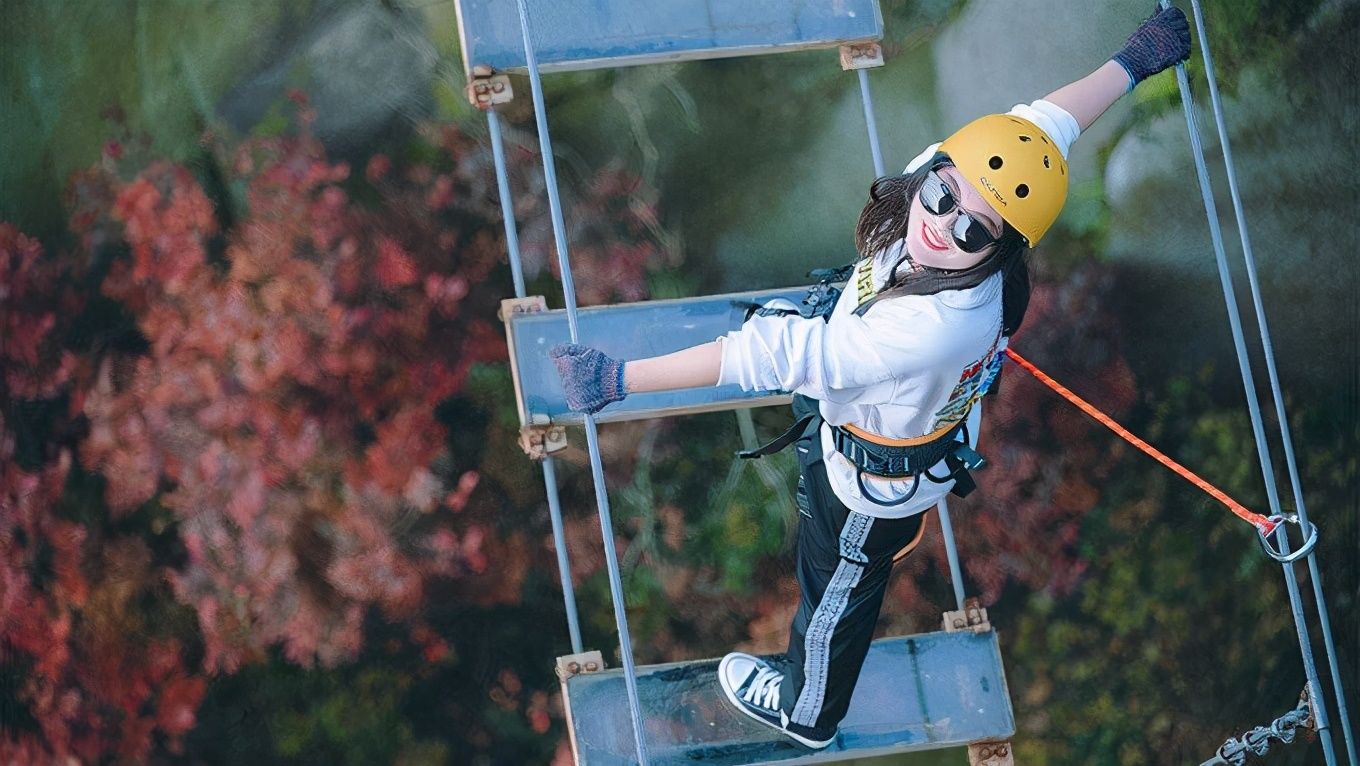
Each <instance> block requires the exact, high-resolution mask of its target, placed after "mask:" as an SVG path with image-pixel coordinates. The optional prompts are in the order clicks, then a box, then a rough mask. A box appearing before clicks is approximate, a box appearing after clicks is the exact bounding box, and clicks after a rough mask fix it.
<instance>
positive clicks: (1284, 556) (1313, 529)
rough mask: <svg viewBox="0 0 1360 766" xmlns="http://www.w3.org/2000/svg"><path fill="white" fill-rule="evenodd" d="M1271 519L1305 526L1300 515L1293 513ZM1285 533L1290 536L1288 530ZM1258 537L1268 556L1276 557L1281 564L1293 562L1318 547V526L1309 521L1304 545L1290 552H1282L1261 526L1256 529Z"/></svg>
mask: <svg viewBox="0 0 1360 766" xmlns="http://www.w3.org/2000/svg"><path fill="white" fill-rule="evenodd" d="M1270 520H1271V521H1275V522H1278V523H1281V524H1283V523H1286V522H1293V523H1295V524H1298V525H1299V526H1303V525H1302V523H1301V522H1300V521H1299V517H1298V516H1296V515H1294V514H1292V513H1291V514H1289V515H1288V516H1273V517H1271V519H1270ZM1277 528H1278V527H1277ZM1285 535H1286V536H1288V531H1286V532H1285ZM1256 538H1257V542H1259V543H1260V544H1261V550H1263V551H1265V552H1266V555H1267V556H1269V557H1271V558H1272V559H1275V560H1276V561H1278V562H1280V563H1281V564H1292V563H1294V562H1295V561H1298V560H1299V559H1301V558H1303V557H1304V556H1307V555H1308V554H1310V553H1312V552H1313V548H1315V547H1317V541H1318V528H1317V525H1316V524H1314V523H1313V522H1311V521H1310V522H1308V534H1307V535H1306V536H1305V538H1304V540H1303V545H1302V546H1300V547H1299V549H1298V550H1296V551H1290V552H1289V553H1281V552H1280V551H1279V549H1278V548H1276V547H1275V546H1274V545H1272V544H1271V542H1270V539H1269V537H1267V535H1266V533H1265V532H1262V531H1261V529H1260V528H1259V527H1258V528H1257V529H1256Z"/></svg>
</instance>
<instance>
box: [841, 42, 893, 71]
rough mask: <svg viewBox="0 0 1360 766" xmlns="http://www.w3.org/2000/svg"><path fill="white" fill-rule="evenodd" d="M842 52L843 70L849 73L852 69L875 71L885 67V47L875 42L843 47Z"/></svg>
mask: <svg viewBox="0 0 1360 766" xmlns="http://www.w3.org/2000/svg"><path fill="white" fill-rule="evenodd" d="M840 50H841V69H844V70H845V71H847V72H848V71H850V70H851V69H873V68H874V67H878V66H883V46H881V45H879V44H878V43H876V42H874V41H873V40H869V41H867V42H862V43H851V44H850V45H842V46H841V48H840Z"/></svg>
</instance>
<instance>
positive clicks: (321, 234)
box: [0, 102, 657, 764]
mask: <svg viewBox="0 0 1360 766" xmlns="http://www.w3.org/2000/svg"><path fill="white" fill-rule="evenodd" d="M300 103H301V102H300ZM304 106H305V104H304ZM299 117H300V122H301V123H302V124H303V126H304V130H303V135H302V136H299V137H281V138H273V139H263V140H252V141H249V142H246V143H245V144H243V145H241V146H240V147H238V148H237V149H235V150H234V151H230V152H227V151H226V150H222V156H219V158H218V159H219V162H220V165H221V166H222V168H223V169H224V172H225V174H226V175H227V176H228V177H227V179H226V180H227V186H228V187H230V188H236V189H243V192H242V194H243V198H242V199H238V200H236V204H235V205H233V207H234V208H236V209H234V210H233V211H232V212H233V213H234V215H232V216H230V217H226V216H223V215H222V214H221V211H220V210H219V209H218V208H217V205H219V204H223V203H224V202H228V201H227V200H218V201H217V202H214V200H213V199H212V198H211V197H210V196H209V195H208V194H207V193H206V192H205V191H204V188H203V187H202V186H201V185H200V183H199V182H198V180H197V179H196V178H195V177H194V176H193V174H191V173H190V172H189V171H188V170H187V169H186V168H185V167H183V166H179V165H175V164H173V163H169V162H165V161H156V162H151V163H150V164H148V165H146V166H145V167H141V168H136V167H134V168H124V167H121V166H120V164H119V163H120V162H130V161H131V160H129V159H127V158H128V157H129V155H128V154H127V153H125V152H123V151H122V150H121V145H120V144H111V145H110V147H111V148H110V150H109V151H106V152H105V155H104V157H103V159H102V161H101V165H99V166H96V167H94V168H91V169H90V170H87V171H84V172H81V173H79V174H77V175H76V176H74V177H73V179H72V183H71V187H70V193H69V196H68V201H69V204H70V219H69V222H70V228H71V232H72V234H74V235H75V237H74V241H75V243H76V244H75V248H74V250H73V251H71V252H67V253H61V254H60V255H59V256H57V257H45V256H44V254H43V252H42V248H41V246H40V245H39V244H38V243H37V242H36V241H34V240H32V239H30V238H28V237H25V236H24V235H23V234H21V233H19V232H18V231H17V230H16V229H14V227H12V226H8V225H4V224H0V363H3V380H2V381H0V678H3V675H4V673H6V672H9V671H7V670H6V669H11V670H13V671H16V672H17V673H18V677H19V678H20V679H21V682H20V683H19V685H18V687H17V688H14V689H13V690H11V691H6V689H5V688H3V686H0V706H5V707H7V708H9V707H10V706H13V705H17V706H18V709H19V710H21V711H22V714H23V715H22V718H23V720H24V721H26V722H27V723H25V724H23V725H20V726H18V727H15V728H11V727H10V726H8V725H7V726H6V727H5V728H4V731H3V733H2V734H0V762H4V763H19V764H27V763H34V764H36V763H49V762H53V761H59V760H63V759H67V758H75V759H77V760H79V761H88V762H94V761H100V760H104V759H107V758H110V757H116V758H119V759H123V760H126V761H144V760H146V759H147V757H148V756H149V754H150V753H152V752H153V751H154V750H156V749H157V748H166V749H169V750H170V751H174V750H175V749H176V748H177V747H178V742H179V739H180V737H181V736H182V735H183V734H185V733H186V732H188V731H189V730H190V729H192V728H193V726H194V725H195V721H196V714H197V709H198V706H199V704H200V703H201V701H202V699H203V697H204V694H205V692H206V688H207V684H208V681H209V679H210V678H211V677H212V675H214V674H217V673H224V672H227V673H229V672H232V671H234V670H236V669H238V668H240V667H242V666H243V665H245V664H247V663H251V662H257V661H260V660H261V659H263V658H264V657H265V656H266V653H267V652H268V651H269V650H270V649H271V648H274V647H279V648H281V649H282V651H283V654H284V656H285V657H287V658H288V659H290V660H292V661H294V662H296V663H300V664H303V665H310V664H313V663H322V664H334V663H338V662H341V661H344V660H348V659H351V658H353V657H354V656H355V654H356V653H357V651H358V650H359V648H360V646H361V644H362V642H363V640H364V634H363V624H364V623H363V621H364V618H365V617H366V616H367V615H370V614H373V613H376V614H377V615H379V616H380V617H382V618H383V619H385V620H387V621H389V622H394V623H398V624H400V625H403V626H405V627H406V628H407V629H408V630H409V633H410V640H411V642H412V645H413V646H416V647H418V648H419V650H420V652H421V654H422V656H424V657H425V659H426V661H428V662H431V663H434V662H439V661H440V660H441V659H443V658H444V657H446V656H447V655H448V653H449V646H448V644H447V643H446V642H445V640H444V638H442V637H441V636H440V635H439V634H438V633H437V632H435V631H434V630H432V629H431V628H430V626H429V625H428V624H426V622H425V621H424V620H423V619H422V618H421V616H420V612H421V607H422V605H423V603H424V598H425V592H426V589H427V584H428V583H429V581H430V580H431V579H432V578H459V577H464V576H466V575H468V574H474V573H475V574H478V575H479V576H481V577H483V578H484V577H486V576H487V574H488V573H489V569H488V554H487V551H486V550H484V545H487V544H490V543H494V542H495V539H494V535H491V534H488V532H487V530H486V529H485V528H484V525H485V523H486V520H485V519H484V518H481V517H480V516H478V515H476V514H467V513H464V512H463V511H464V508H465V507H466V506H467V505H468V504H469V500H470V498H471V497H472V495H473V494H474V492H475V491H476V489H477V487H478V485H479V473H478V471H477V470H475V467H472V466H467V467H463V468H458V467H456V466H454V465H453V463H452V461H451V460H450V458H449V455H448V453H447V450H446V436H447V433H446V428H445V426H444V425H443V424H442V423H440V422H439V421H438V420H437V418H436V415H435V411H436V406H437V405H439V404H440V403H441V402H443V401H445V400H446V399H448V398H449V397H451V396H453V395H455V394H456V393H457V392H458V391H459V390H460V389H461V388H462V386H463V384H464V381H465V380H466V378H467V375H468V373H469V371H470V370H471V368H472V367H473V366H474V365H476V364H477V363H479V362H485V361H499V360H503V359H504V357H505V348H504V340H503V334H502V332H501V330H500V328H499V326H498V324H496V323H495V320H494V310H495V306H496V304H497V302H498V301H499V299H500V298H502V297H505V293H506V292H507V289H506V288H505V286H504V284H505V283H508V279H506V276H507V275H506V274H505V272H504V243H503V241H502V239H501V233H502V228H501V225H500V220H499V210H498V208H497V206H496V203H495V199H494V197H493V196H492V191H493V190H494V188H495V187H494V180H493V176H492V175H491V173H490V155H489V152H487V151H486V150H485V149H484V148H483V147H482V146H480V145H478V144H477V143H475V142H473V141H472V140H470V139H468V138H467V137H465V136H463V135H462V134H460V133H458V132H457V131H455V130H453V129H447V128H446V129H439V130H434V131H431V132H430V133H429V134H428V137H429V138H431V139H432V143H433V144H434V145H435V148H436V149H437V150H438V153H439V154H440V155H441V158H440V159H439V160H436V161H435V162H434V163H432V164H416V165H411V166H399V165H397V164H395V163H394V162H393V161H392V160H391V159H389V158H387V157H386V156H382V155H378V156H375V157H372V158H371V159H370V160H369V161H368V163H367V170H366V173H365V178H364V179H363V180H362V181H360V182H357V183H356V182H355V181H354V180H353V179H351V178H350V172H349V168H348V166H347V165H345V164H343V163H333V162H330V161H328V160H327V158H326V157H325V154H324V151H323V149H322V147H321V146H320V144H319V143H318V142H317V141H315V140H313V139H312V138H310V136H309V135H307V131H306V126H307V123H308V122H309V119H310V114H309V112H308V111H307V110H306V109H301V110H300V112H299ZM530 160H532V157H531V158H530ZM528 164H529V166H530V167H532V166H533V163H532V162H530V163H528ZM125 173H126V174H125ZM605 177H606V178H607V179H608V182H607V183H597V184H596V185H595V186H593V187H592V188H591V190H589V191H588V193H587V194H585V195H584V197H583V199H582V201H581V202H580V210H579V211H573V214H572V218H573V219H574V220H576V221H580V223H579V224H578V225H577V230H578V232H579V233H580V234H581V236H583V237H584V239H583V240H582V242H583V244H582V247H583V249H584V255H583V257H582V258H581V259H580V261H579V262H582V263H585V264H591V263H594V262H595V261H596V260H599V259H601V258H609V257H613V258H617V259H619V262H620V264H621V269H620V270H616V269H614V268H613V267H611V266H610V265H609V264H608V263H603V262H602V263H599V264H596V266H597V267H598V269H599V270H602V271H603V272H610V273H611V278H610V279H607V280H604V279H602V280H599V282H600V283H601V284H602V285H605V287H604V288H602V289H601V290H596V291H595V292H594V293H590V295H591V296H593V297H595V298H596V299H599V300H602V299H607V298H612V297H618V296H627V297H639V296H641V295H642V294H643V287H642V286H643V284H644V281H645V276H646V269H647V268H648V267H649V266H648V265H647V264H646V260H647V259H648V258H649V257H650V255H651V254H653V253H655V252H657V248H656V246H655V245H654V244H650V241H651V240H649V239H648V237H647V236H642V235H641V234H640V233H642V232H644V230H645V229H647V228H648V226H649V225H650V226H652V227H653V228H654V226H655V218H654V214H652V213H651V212H650V209H649V208H646V207H645V206H643V207H640V208H638V207H634V208H623V209H618V210H615V209H613V208H611V205H614V204H615V203H614V202H613V201H611V200H608V199H606V198H605V197H606V196H607V195H612V194H616V193H619V192H620V190H621V189H623V188H625V187H628V188H631V186H630V184H631V183H632V182H630V181H629V180H628V179H627V177H626V176H624V175H623V174H619V173H611V174H607V175H606V176H605ZM517 183H528V184H530V185H531V186H532V185H534V184H538V183H541V179H539V180H536V177H535V176H534V175H533V173H532V172H530V173H528V174H526V177H525V178H522V179H519V180H518V181H517ZM620 184H622V186H620ZM356 189H358V190H359V195H358V196H360V197H362V201H356V199H355V190H356ZM524 199H525V201H526V202H527V204H525V203H521V206H520V208H521V209H520V210H519V214H520V216H521V221H522V222H524V224H525V228H526V229H527V230H529V233H526V235H525V238H524V239H525V244H526V247H527V248H531V249H532V248H538V249H539V250H540V251H543V250H545V248H544V245H543V239H542V238H538V239H536V238H535V236H534V235H533V233H532V231H538V232H540V233H542V232H544V231H545V227H544V226H543V225H542V224H543V222H544V221H545V220H546V217H547V210H546V206H545V205H543V204H541V203H536V202H529V200H532V199H533V197H532V196H531V195H525V198H524ZM600 215H617V216H618V217H619V220H618V221H613V222H605V221H592V220H590V218H591V217H592V216H600ZM649 222H650V223H649ZM616 229H617V230H618V231H627V232H632V233H631V234H630V235H629V236H627V237H626V238H625V241H627V242H631V243H639V244H629V245H618V246H616V247H623V248H625V249H627V252H626V253H624V252H621V251H619V252H614V251H611V252H610V253H608V254H604V253H601V254H592V251H591V250H590V247H591V243H590V238H591V237H602V236H606V234H607V233H609V232H613V231H615V230H616ZM99 269H107V274H106V276H104V277H103V278H102V279H98V278H93V279H92V278H91V275H93V274H99V273H101V272H100V271H99ZM530 276H533V274H532V273H531V274H530ZM488 283H492V285H491V286H489V287H488ZM91 289H92V290H96V291H97V292H98V293H99V294H100V295H96V294H94V293H82V292H81V291H82V290H91ZM101 295H102V297H101ZM91 301H95V302H98V301H104V303H105V304H107V303H108V301H113V302H114V304H115V305H117V306H119V307H121V311H123V312H126V313H125V314H124V316H126V317H127V318H128V319H129V321H130V322H131V323H132V325H133V327H130V328H128V332H129V333H131V334H132V335H135V336H136V338H137V339H138V342H137V343H133V344H131V345H130V346H129V344H121V345H118V344H112V345H110V344H105V343H103V342H102V341H96V342H93V343H90V342H88V340H80V339H77V338H76V337H75V335H74V332H75V331H74V330H73V325H74V323H75V322H76V319H77V318H78V317H79V316H80V315H81V312H82V310H83V308H84V307H85V306H86V305H88V304H89V303H90V302H91ZM105 319H107V317H105ZM84 332H87V333H88V329H87V330H85V331H84ZM125 334H127V333H125ZM40 405H41V406H46V407H48V409H47V410H45V411H44V412H45V414H44V415H43V416H42V418H43V423H44V428H43V429H42V431H41V433H37V434H36V435H35V434H34V433H33V429H32V428H28V427H27V424H26V423H17V424H16V422H15V420H14V418H13V416H12V413H16V412H22V411H25V409H24V408H27V407H32V406H40ZM53 411H57V412H59V414H58V415H55V416H54V415H52V414H51V412H53ZM21 453H22V455H23V456H27V457H26V458H25V460H20V459H18V458H19V457H20V456H21ZM77 460H78V463H77ZM90 472H93V473H94V474H96V475H98V476H99V477H100V478H101V479H102V482H103V484H102V487H103V491H102V497H100V496H98V495H92V494H91V493H90V492H89V491H84V492H83V494H77V495H72V492H73V491H74V490H72V489H71V486H73V485H72V477H73V476H86V477H88V476H89V475H90ZM89 485H90V482H89V481H88V480H85V482H84V485H83V486H89ZM64 508H67V509H70V510H63V509H64ZM148 519H150V520H151V521H149V522H148ZM153 536H155V537H158V538H159V539H160V541H161V543H163V542H164V541H165V540H167V539H168V540H173V541H174V543H173V544H172V545H170V547H171V548H175V549H177V550H179V551H180V554H178V555H177V556H173V555H172V556H169V557H167V556H166V555H164V553H163V551H162V552H158V551H157V550H153V545H152V544H151V543H149V542H148V540H149V538H151V537H153ZM159 544H160V543H157V545H159ZM162 547H163V546H162ZM515 561H518V562H519V563H518V564H516V563H514V561H511V560H509V559H507V560H505V561H502V562H501V565H500V567H499V569H498V571H497V572H496V573H494V574H492V579H494V580H495V581H496V583H505V585H504V586H503V587H502V586H501V585H496V587H493V588H490V589H487V590H486V594H487V597H488V598H489V599H504V600H510V601H514V600H517V599H518V597H519V595H518V586H517V584H518V583H521V582H523V580H524V576H525V571H523V570H524V569H525V568H527V567H528V566H529V565H530V562H529V559H528V557H526V556H521V557H519V559H516V560H515ZM516 570H519V571H516ZM493 594H499V595H493ZM175 611H178V612H179V613H181V614H185V615H189V616H190V617H191V620H190V621H189V622H188V623H185V622H184V621H183V620H179V621H174V620H167V619H166V618H165V617H166V614H168V613H170V612H175ZM189 625H193V626H195V628H188V626H189ZM175 626H178V627H175ZM176 631H177V632H176ZM6 695H9V698H8V699H6V698H5V696H6ZM539 702H540V703H543V700H539ZM545 705H546V703H543V704H538V705H537V706H536V707H534V708H533V710H532V711H530V712H529V713H526V715H529V717H530V719H531V724H532V725H533V726H534V727H535V728H536V730H541V729H542V728H543V727H544V726H545V725H546V724H545V721H546V719H545V718H544V712H543V711H544V709H545Z"/></svg>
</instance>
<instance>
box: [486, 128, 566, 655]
mask: <svg viewBox="0 0 1360 766" xmlns="http://www.w3.org/2000/svg"><path fill="white" fill-rule="evenodd" d="M486 126H487V129H488V131H489V132H490V134H491V158H492V161H493V162H494V164H495V166H496V189H497V190H498V192H499V193H500V197H501V217H502V218H503V219H504V221H505V247H506V250H507V251H509V254H510V275H511V277H512V278H513V280H514V283H515V297H516V298H523V297H524V295H525V288H524V266H523V263H522V261H521V259H520V253H519V232H518V227H517V226H516V224H515V200H514V197H512V196H510V174H509V172H508V171H507V167H508V166H507V163H506V161H505V142H504V141H502V140H501V121H500V117H499V115H497V114H496V110H495V108H494V107H493V108H491V109H488V110H487V111H486ZM543 484H544V491H545V493H546V494H547V496H548V515H549V516H550V517H551V518H552V530H553V547H554V548H555V549H556V551H557V573H558V577H559V578H560V579H561V581H562V601H563V603H564V605H565V607H566V612H567V633H568V635H569V636H570V637H571V652H572V654H580V653H581V652H583V651H585V650H584V649H583V648H582V644H581V620H580V617H578V616H577V613H576V588H575V587H574V586H573V585H572V582H571V562H570V560H569V559H568V557H567V538H566V534H565V533H564V531H563V525H562V502H561V500H560V499H559V498H558V495H557V467H556V464H555V463H554V462H553V458H552V457H551V456H548V457H545V458H544V459H543Z"/></svg>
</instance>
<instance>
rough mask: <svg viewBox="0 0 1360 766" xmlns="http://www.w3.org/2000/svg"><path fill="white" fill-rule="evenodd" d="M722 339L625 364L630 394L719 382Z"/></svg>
mask: <svg viewBox="0 0 1360 766" xmlns="http://www.w3.org/2000/svg"><path fill="white" fill-rule="evenodd" d="M721 371H722V343H721V342H720V341H716V340H715V341H712V342H709V343H705V344H703V345H700V346H691V347H689V348H686V349H682V350H680V351H676V352H674V353H671V354H665V355H662V356H654V357H651V358H650V359H635V360H633V361H631V362H625V363H624V365H623V387H624V390H625V391H627V392H628V393H630V394H641V393H645V392H647V391H665V390H668V389H672V388H698V387H699V386H716V385H718V373H719V372H721Z"/></svg>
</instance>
